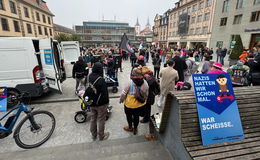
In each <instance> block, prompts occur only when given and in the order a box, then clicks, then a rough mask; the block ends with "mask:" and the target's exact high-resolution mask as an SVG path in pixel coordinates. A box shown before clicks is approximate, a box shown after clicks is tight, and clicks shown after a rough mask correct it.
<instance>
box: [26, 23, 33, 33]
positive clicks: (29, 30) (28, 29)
mask: <svg viewBox="0 0 260 160" xmlns="http://www.w3.org/2000/svg"><path fill="white" fill-rule="evenodd" d="M27 31H28V33H29V34H32V26H31V24H29V23H27Z"/></svg>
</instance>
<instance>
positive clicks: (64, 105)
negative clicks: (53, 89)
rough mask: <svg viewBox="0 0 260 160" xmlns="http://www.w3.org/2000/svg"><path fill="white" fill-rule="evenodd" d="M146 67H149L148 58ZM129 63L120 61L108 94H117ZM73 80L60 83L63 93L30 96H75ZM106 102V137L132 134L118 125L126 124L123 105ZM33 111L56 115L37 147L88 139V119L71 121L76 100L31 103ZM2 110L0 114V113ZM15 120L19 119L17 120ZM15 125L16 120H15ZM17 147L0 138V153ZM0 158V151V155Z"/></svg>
mask: <svg viewBox="0 0 260 160" xmlns="http://www.w3.org/2000/svg"><path fill="white" fill-rule="evenodd" d="M148 66H150V68H151V69H152V68H153V67H152V64H151V61H150V63H148ZM130 70H131V67H130V63H129V61H125V62H124V63H123V72H119V75H118V76H119V84H120V86H119V92H118V93H116V94H112V93H111V92H110V96H112V95H120V93H121V91H122V88H123V86H125V85H126V83H127V82H128V81H129V75H130ZM74 86H75V80H74V79H71V78H69V79H67V80H66V81H65V82H64V83H63V94H56V93H49V94H48V95H45V96H42V97H41V98H37V99H34V100H33V101H39V100H40V101H45V100H50V99H52V100H57V99H59V100H62V99H63V98H75V99H76V96H75V94H74V91H75V90H74ZM110 105H112V106H113V113H112V115H111V117H110V119H109V120H108V121H107V122H106V131H109V132H110V133H111V136H110V139H118V138H127V137H131V136H133V135H132V134H131V133H127V132H125V131H123V129H122V127H123V126H124V125H126V124H127V122H126V118H125V114H124V110H123V105H122V104H119V99H118V98H114V99H111V100H110ZM32 107H35V109H36V110H38V109H39V110H48V111H50V112H52V113H53V114H54V115H55V118H56V129H55V131H54V134H53V135H52V137H51V138H50V140H49V141H47V142H46V143H45V144H44V145H43V146H41V148H48V147H54V146H61V145H69V144H78V143H86V142H92V139H91V136H90V132H89V127H90V122H89V121H88V122H86V123H84V124H77V123H76V122H75V121H74V115H75V112H76V111H79V110H80V104H79V102H78V101H76V100H75V101H71V102H58V103H46V104H34V105H32ZM155 112H158V109H157V107H156V106H155V105H154V106H153V107H152V113H155ZM1 115H3V113H0V116H1ZM18 122H19V120H18ZM17 124H18V123H17ZM148 131H149V129H148V124H140V125H139V133H138V134H139V135H144V134H146V133H148ZM17 150H21V149H20V148H19V147H17V145H16V144H15V142H14V139H13V138H12V135H10V136H9V137H7V138H5V139H1V140H0V153H4V152H15V151H17ZM0 159H1V154H0Z"/></svg>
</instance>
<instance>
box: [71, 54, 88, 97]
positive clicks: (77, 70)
mask: <svg viewBox="0 0 260 160" xmlns="http://www.w3.org/2000/svg"><path fill="white" fill-rule="evenodd" d="M88 72H89V70H88V67H87V64H86V63H85V62H84V60H83V57H82V56H79V57H78V61H77V62H76V63H75V64H74V66H73V69H72V77H73V78H74V79H76V91H75V94H76V93H77V90H78V87H79V84H80V82H81V81H83V80H84V77H85V76H87V75H88Z"/></svg>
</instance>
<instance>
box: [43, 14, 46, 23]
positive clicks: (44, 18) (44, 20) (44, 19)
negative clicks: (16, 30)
mask: <svg viewBox="0 0 260 160" xmlns="http://www.w3.org/2000/svg"><path fill="white" fill-rule="evenodd" d="M42 21H43V23H46V17H45V15H44V14H43V15H42Z"/></svg>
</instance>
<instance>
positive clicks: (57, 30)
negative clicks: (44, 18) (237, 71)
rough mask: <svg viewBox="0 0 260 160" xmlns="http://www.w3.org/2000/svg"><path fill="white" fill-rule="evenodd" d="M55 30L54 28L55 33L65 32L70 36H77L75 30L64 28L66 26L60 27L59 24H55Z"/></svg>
mask: <svg viewBox="0 0 260 160" xmlns="http://www.w3.org/2000/svg"><path fill="white" fill-rule="evenodd" d="M53 28H54V31H55V32H64V33H69V34H75V33H76V32H75V31H74V30H73V29H71V28H67V27H64V26H62V25H59V24H53Z"/></svg>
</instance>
